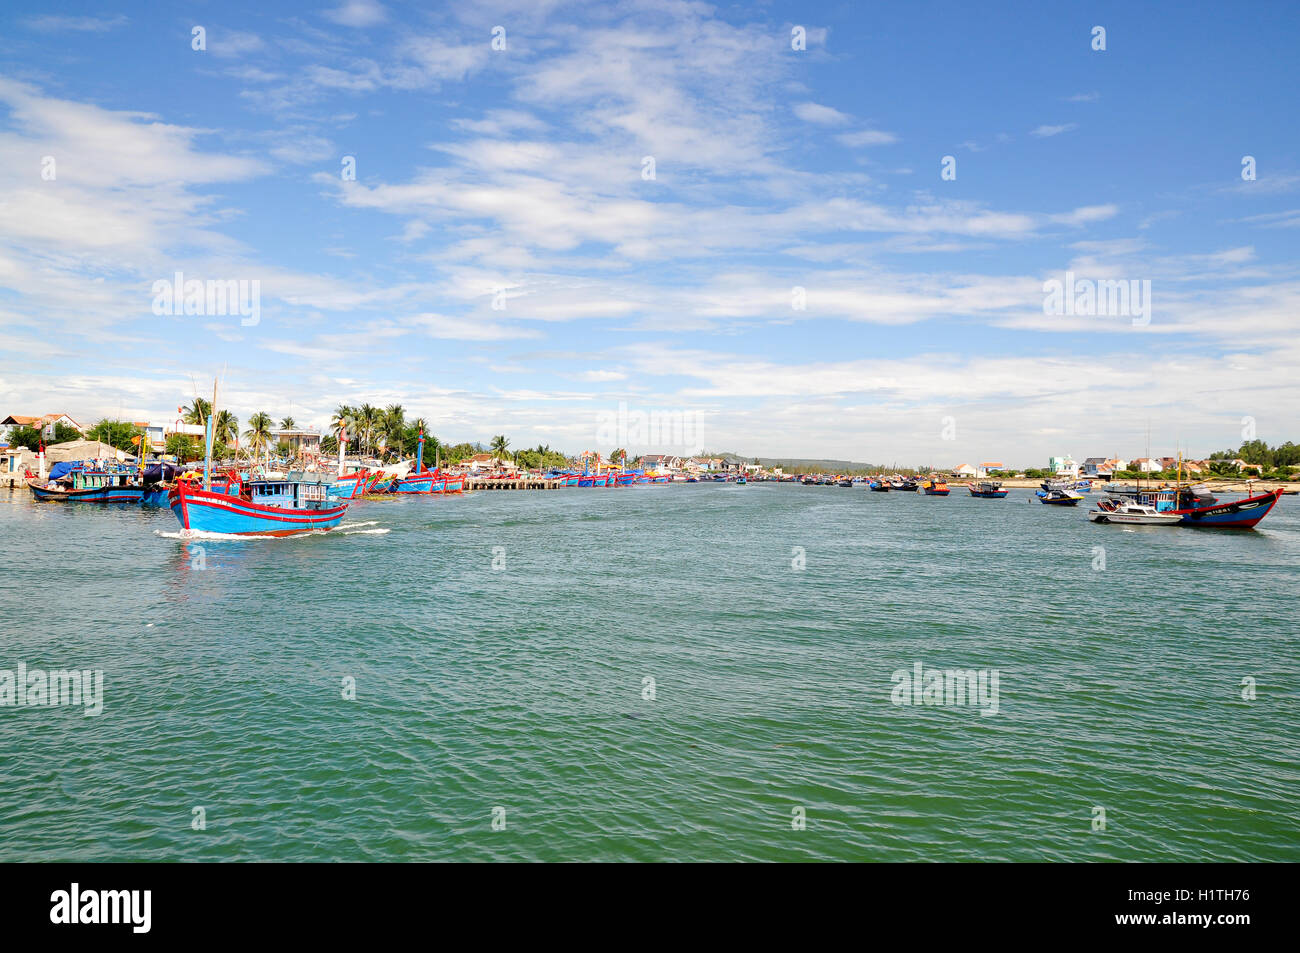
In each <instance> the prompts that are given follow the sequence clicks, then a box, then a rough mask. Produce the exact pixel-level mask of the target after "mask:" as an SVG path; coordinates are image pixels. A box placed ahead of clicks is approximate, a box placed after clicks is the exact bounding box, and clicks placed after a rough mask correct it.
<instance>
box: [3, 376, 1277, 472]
mask: <svg viewBox="0 0 1300 953" xmlns="http://www.w3.org/2000/svg"><path fill="white" fill-rule="evenodd" d="M211 413H212V404H211V402H210V401H207V400H205V399H203V398H201V397H195V398H194V400H193V401H192V402H191V403H190V404H188V405H186V406H184V407H182V408H180V417H179V420H180V422H182V423H184V424H188V425H191V426H199V427H204V426H206V424H207V419H208V417H209V416H210V415H211ZM277 424H278V426H277ZM240 426H241V425H240V421H239V418H238V417H237V416H235V414H233V413H232V412H231V411H229V410H218V411H217V413H216V417H215V420H214V428H213V429H214V438H213V459H215V460H234V461H236V462H239V461H240V460H241V459H246V460H247V462H250V463H254V464H257V463H270V462H272V460H273V459H274V460H277V462H280V463H292V462H294V461H295V460H304V459H305V458H303V457H297V458H295V456H294V453H293V450H292V448H291V446H290V445H289V444H288V443H287V442H278V443H273V438H274V434H275V432H276V431H277V430H279V431H286V430H293V429H295V428H296V422H295V420H294V418H293V417H292V416H285V417H281V418H280V419H279V420H278V421H276V420H275V419H274V418H272V416H271V415H270V414H268V413H266V412H264V411H258V412H256V413H254V414H253V415H252V416H250V417H249V418H248V421H247V425H246V427H245V429H243V430H242V432H241V429H240ZM344 435H345V436H346V439H347V447H346V452H347V454H348V456H350V457H351V456H366V457H371V458H373V459H378V460H381V461H385V462H393V461H399V460H404V459H408V458H411V457H414V456H415V454H416V448H417V445H418V441H419V439H420V436H421V435H423V437H424V460H425V463H426V465H428V464H434V463H436V464H439V465H443V466H451V467H454V466H457V465H459V464H462V463H464V462H465V461H467V460H469V459H470V458H472V457H475V456H476V455H479V456H481V455H483V454H490V455H491V457H492V458H493V461H494V463H496V464H504V465H506V466H507V467H509V466H513V467H515V468H518V469H520V470H532V471H540V470H559V469H572V468H575V467H581V466H583V464H584V459H586V458H584V455H583V454H569V453H565V452H564V451H561V450H557V449H554V448H552V447H550V446H549V445H542V444H539V445H538V446H536V447H525V448H521V449H512V448H511V446H510V440H509V438H508V437H506V436H505V435H504V434H497V435H495V436H493V437H492V438H491V439H490V440H489V441H488V442H487V443H486V444H484V443H483V442H481V441H475V442H473V443H471V442H469V441H462V442H460V443H454V444H453V443H447V442H445V441H443V440H440V439H439V438H438V437H437V436H436V435H435V434H433V433H431V432H430V430H429V426H428V422H427V420H426V419H425V418H423V417H416V418H414V419H408V417H407V415H406V410H405V408H404V407H402V405H400V404H389V405H388V406H386V407H379V406H374V405H371V404H368V403H363V404H360V405H356V406H353V405H350V404H340V405H339V406H338V407H336V408H335V410H334V412H333V414H331V417H330V426H329V429H328V431H326V432H323V433H322V434H321V439H320V454H319V457H318V458H316V459H317V462H320V463H326V462H327V461H329V460H332V459H333V458H334V457H335V456H336V455H337V453H338V447H339V438H340V436H344ZM80 439H88V440H98V441H100V442H102V443H105V444H108V445H110V446H112V447H114V448H116V449H118V450H121V451H123V452H125V453H130V454H133V455H135V454H138V452H139V448H140V444H141V443H142V442H143V441H144V440H145V431H144V429H143V428H141V427H139V426H137V425H136V424H134V423H129V422H124V421H119V420H109V419H107V418H103V419H101V420H100V421H98V422H97V423H96V424H94V425H93V426H91V427H89V428H87V429H86V431H85V433H84V434H82V433H81V432H80V431H78V430H76V429H75V428H72V427H69V426H67V425H66V424H62V423H59V424H56V425H55V430H54V434H53V436H52V437H51V438H50V439H49V440H45V438H44V437H43V436H42V434H41V432H40V431H38V430H36V429H34V428H32V427H16V428H14V429H13V430H12V431H11V433H10V436H9V445H10V447H11V448H19V447H26V448H27V449H28V450H33V449H34V448H35V447H37V446H39V445H41V444H43V443H48V444H50V445H53V444H58V443H64V442H68V441H72V440H80ZM161 452H162V453H163V454H165V455H167V456H171V457H175V458H176V459H177V460H178V461H179V462H180V463H182V464H185V463H192V462H195V461H196V460H201V459H202V458H203V445H202V442H201V441H196V440H195V439H194V438H193V437H192V436H190V435H186V434H177V433H173V434H171V435H170V436H169V437H168V438H167V441H166V443H165V445H164V447H163V449H162V451H161ZM647 456H651V457H654V458H655V459H656V461H658V460H660V459H661V455H660V454H657V453H656V454H652V453H650V452H649V451H647V452H646V453H645V454H633V453H632V452H629V451H627V450H624V449H622V448H619V449H616V450H614V451H613V452H611V453H610V454H609V455H608V457H605V456H603V455H602V456H601V457H600V461H599V462H600V464H601V466H604V467H608V466H627V467H636V466H640V465H642V463H643V459H644V458H645V457H647ZM692 459H696V460H700V459H709V460H718V461H722V463H723V465H724V466H725V467H726V468H728V469H737V468H742V467H743V468H746V469H748V470H751V471H753V470H758V471H760V472H762V471H766V472H768V473H772V472H778V473H782V474H785V475H794V474H819V475H828V476H829V475H835V476H841V477H881V476H903V477H916V478H922V479H923V478H927V477H930V476H941V477H945V478H949V479H953V480H956V481H958V482H961V481H966V480H976V479H991V480H998V481H1000V482H1001V483H1002V484H1003V485H1004V486H1008V487H1016V488H1025V487H1036V486H1038V484H1039V483H1040V482H1041V481H1043V480H1048V479H1061V478H1070V477H1069V474H1066V473H1056V472H1054V471H1052V470H1050V469H1040V468H1034V467H1027V468H1024V469H1019V468H1010V467H1006V468H1002V469H1000V470H997V471H994V472H989V473H987V474H984V473H980V474H968V475H958V474H957V473H956V472H955V471H954V470H950V469H944V468H943V467H932V466H918V467H909V466H900V465H898V464H889V465H885V464H872V463H860V462H856V461H848V460H833V459H807V458H792V457H786V458H782V457H750V456H746V455H742V454H738V453H735V452H732V451H707V452H700V453H697V454H694V455H692ZM1189 462H1190V461H1188V460H1185V461H1183V467H1182V470H1181V473H1180V470H1179V468H1178V467H1177V466H1173V467H1165V468H1163V469H1160V470H1154V471H1139V470H1130V469H1124V470H1117V471H1115V472H1114V473H1112V474H1111V475H1110V477H1109V479H1110V480H1113V481H1118V482H1139V481H1140V482H1144V483H1146V482H1151V483H1160V482H1173V481H1175V480H1177V479H1179V478H1180V476H1181V478H1182V479H1183V480H1184V481H1186V482H1193V483H1205V484H1208V485H1211V486H1213V487H1216V488H1219V489H1224V490H1228V491H1231V490H1232V489H1233V488H1241V489H1242V490H1243V491H1244V490H1245V489H1246V488H1247V486H1248V485H1249V484H1252V483H1261V482H1267V483H1294V482H1298V481H1300V445H1297V444H1295V443H1293V442H1292V441H1287V442H1286V443H1283V444H1280V445H1279V446H1276V447H1270V446H1269V445H1268V444H1267V443H1265V442H1264V441H1262V440H1258V439H1256V440H1249V441H1246V442H1244V443H1242V445H1241V446H1240V447H1239V448H1237V449H1228V450H1221V451H1215V452H1213V453H1211V454H1210V455H1209V456H1208V457H1207V458H1206V459H1205V460H1202V461H1200V462H1199V465H1198V466H1196V467H1195V468H1194V469H1191V470H1189V469H1188V466H1187V464H1188V463H1189ZM1078 479H1089V477H1088V476H1087V475H1086V474H1080V476H1079V477H1078ZM1091 479H1100V480H1102V481H1105V480H1106V479H1107V478H1106V477H1092V478H1091Z"/></svg>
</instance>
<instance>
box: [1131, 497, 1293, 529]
mask: <svg viewBox="0 0 1300 953" xmlns="http://www.w3.org/2000/svg"><path fill="white" fill-rule="evenodd" d="M1282 493H1283V490H1282V488H1281V487H1279V488H1278V489H1276V490H1270V491H1269V492H1267V493H1260V494H1258V495H1256V496H1248V497H1246V498H1244V499H1241V500H1230V501H1228V502H1226V503H1211V504H1206V505H1191V506H1188V505H1186V504H1187V498H1186V497H1184V496H1183V494H1182V493H1181V492H1176V493H1175V494H1174V496H1175V504H1174V508H1173V509H1171V510H1169V512H1171V513H1176V514H1177V515H1178V516H1179V517H1180V523H1179V525H1181V526H1195V527H1199V528H1203V529H1251V528H1253V527H1254V526H1255V524H1256V523H1258V522H1259V521H1260V520H1262V519H1263V518H1264V517H1265V516H1267V515H1268V514H1269V511H1270V510H1272V509H1273V507H1274V506H1275V505H1276V504H1277V501H1278V500H1279V499H1281V498H1282ZM1138 498H1139V500H1140V499H1141V496H1139V497H1138ZM1193 501H1194V498H1193Z"/></svg>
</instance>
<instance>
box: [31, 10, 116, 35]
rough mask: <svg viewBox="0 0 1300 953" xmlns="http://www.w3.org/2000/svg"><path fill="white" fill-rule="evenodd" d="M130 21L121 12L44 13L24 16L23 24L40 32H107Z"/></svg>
mask: <svg viewBox="0 0 1300 953" xmlns="http://www.w3.org/2000/svg"><path fill="white" fill-rule="evenodd" d="M130 22H131V21H130V20H129V19H128V18H127V17H126V16H125V15H123V14H118V15H116V16H112V17H89V16H86V17H74V16H59V15H57V14H44V15H41V16H32V17H25V18H24V19H23V20H22V24H23V26H25V27H27V28H28V29H29V30H37V31H39V32H41V33H107V32H108V31H109V30H116V29H117V28H118V27H123V26H126V25H127V24H128V23H130Z"/></svg>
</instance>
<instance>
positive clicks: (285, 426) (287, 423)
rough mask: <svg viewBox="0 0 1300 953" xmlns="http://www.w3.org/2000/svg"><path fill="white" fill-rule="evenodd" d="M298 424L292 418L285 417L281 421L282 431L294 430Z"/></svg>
mask: <svg viewBox="0 0 1300 953" xmlns="http://www.w3.org/2000/svg"><path fill="white" fill-rule="evenodd" d="M250 422H251V421H250ZM297 423H298V421H296V420H294V419H293V418H292V417H285V418H283V419H281V421H280V429H281V430H292V429H293V428H294V427H295V426H296V425H297Z"/></svg>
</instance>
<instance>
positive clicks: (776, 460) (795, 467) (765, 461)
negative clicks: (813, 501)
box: [700, 451, 910, 473]
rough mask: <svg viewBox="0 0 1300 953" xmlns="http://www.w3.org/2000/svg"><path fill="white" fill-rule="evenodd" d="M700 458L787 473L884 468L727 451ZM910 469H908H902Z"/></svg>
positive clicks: (848, 462) (866, 464) (871, 465)
mask: <svg viewBox="0 0 1300 953" xmlns="http://www.w3.org/2000/svg"><path fill="white" fill-rule="evenodd" d="M700 456H707V457H721V458H722V459H724V460H728V461H732V462H734V461H737V460H740V461H744V462H745V463H753V462H754V461H755V460H757V461H758V462H759V463H760V464H761V465H762V466H765V467H769V468H770V467H781V468H783V469H784V470H786V471H787V472H804V471H811V472H819V471H827V472H835V473H839V472H843V471H846V470H875V469H879V468H880V467H882V466H884V465H885V464H879V463H859V462H857V461H854V460H809V459H805V458H802V457H747V456H745V455H744V454H741V453H734V452H732V451H727V452H726V453H703V454H700ZM904 469H910V468H904Z"/></svg>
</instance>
